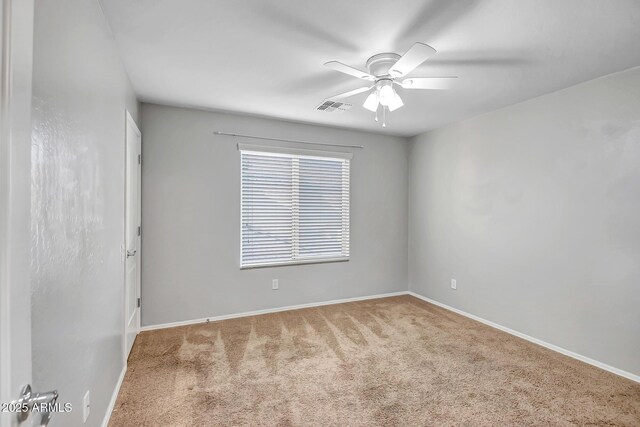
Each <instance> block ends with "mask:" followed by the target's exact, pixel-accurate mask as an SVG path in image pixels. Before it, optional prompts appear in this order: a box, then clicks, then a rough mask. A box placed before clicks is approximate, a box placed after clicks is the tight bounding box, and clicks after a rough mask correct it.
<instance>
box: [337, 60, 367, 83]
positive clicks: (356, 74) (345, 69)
mask: <svg viewBox="0 0 640 427" xmlns="http://www.w3.org/2000/svg"><path fill="white" fill-rule="evenodd" d="M324 65H325V67H329V68H331V69H332V70H336V71H340V72H341V73H345V74H349V75H350V76H354V77H357V78H359V79H365V80H371V81H373V80H375V79H376V78H375V77H374V76H372V75H371V74H369V73H365V72H364V71H360V70H358V69H356V68H353V67H350V66H348V65H346V64H343V63H342V62H338V61H330V62H327V63H325V64H324Z"/></svg>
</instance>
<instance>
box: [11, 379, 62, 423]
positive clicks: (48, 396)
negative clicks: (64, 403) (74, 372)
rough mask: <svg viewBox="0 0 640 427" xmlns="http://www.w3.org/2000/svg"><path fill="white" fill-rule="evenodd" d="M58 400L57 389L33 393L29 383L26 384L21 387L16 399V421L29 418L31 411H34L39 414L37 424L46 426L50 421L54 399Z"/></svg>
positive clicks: (54, 403)
mask: <svg viewBox="0 0 640 427" xmlns="http://www.w3.org/2000/svg"><path fill="white" fill-rule="evenodd" d="M57 400H58V391H57V390H53V391H48V392H46V393H33V392H32V391H31V385H30V384H27V385H26V386H24V388H23V389H22V395H21V396H20V398H19V399H18V400H17V401H16V404H17V406H18V408H20V412H18V422H23V421H25V420H26V419H27V418H29V414H30V413H31V412H36V413H37V414H38V415H40V421H39V422H38V424H37V425H38V426H40V427H46V426H47V425H48V424H49V421H51V416H52V415H53V412H54V409H55V405H56V401H57ZM34 407H36V410H35V411H34V410H33V409H34Z"/></svg>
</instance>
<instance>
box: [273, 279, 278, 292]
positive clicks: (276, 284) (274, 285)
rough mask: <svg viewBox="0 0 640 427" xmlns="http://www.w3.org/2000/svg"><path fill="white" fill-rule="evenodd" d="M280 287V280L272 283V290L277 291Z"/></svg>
mask: <svg viewBox="0 0 640 427" xmlns="http://www.w3.org/2000/svg"><path fill="white" fill-rule="evenodd" d="M279 286H280V284H279V283H278V279H273V280H272V281H271V289H273V290H276V289H278V287H279Z"/></svg>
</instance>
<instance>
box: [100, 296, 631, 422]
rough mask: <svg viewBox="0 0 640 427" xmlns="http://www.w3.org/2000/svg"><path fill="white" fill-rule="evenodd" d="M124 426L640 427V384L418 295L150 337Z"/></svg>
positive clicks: (139, 351)
mask: <svg viewBox="0 0 640 427" xmlns="http://www.w3.org/2000/svg"><path fill="white" fill-rule="evenodd" d="M109 425H110V426H112V427H116V426H127V427H129V426H576V425H578V426H640V384H637V383H634V382H632V381H630V380H627V379H625V378H622V377H618V376H616V375H613V374H611V373H608V372H605V371H603V370H600V369H598V368H595V367H592V366H589V365H586V364H584V363H581V362H578V361H576V360H573V359H571V358H568V357H566V356H562V355H560V354H558V353H555V352H553V351H550V350H547V349H545V348H543V347H539V346H537V345H534V344H531V343H529V342H527V341H524V340H521V339H519V338H516V337H513V336H511V335H509V334H506V333H504V332H500V331H498V330H496V329H493V328H490V327H488V326H485V325H483V324H480V323H477V322H475V321H472V320H470V319H467V318H465V317H462V316H459V315H456V314H454V313H451V312H449V311H446V310H444V309H441V308H439V307H436V306H433V305H431V304H428V303H425V302H423V301H421V300H418V299H416V298H413V297H411V296H400V297H392V298H384V299H377V300H369V301H362V302H354V303H347V304H339V305H331V306H324V307H319V308H310V309H303V310H295V311H288V312H282V313H275V314H267V315H262V316H254V317H245V318H240V319H234V320H224V321H220V322H214V323H207V324H199V325H194V326H185V327H178V328H172V329H164V330H157V331H151V332H143V333H141V334H140V335H139V337H138V339H137V341H136V343H135V346H134V348H133V351H132V353H131V357H130V359H129V369H128V371H127V374H126V377H125V381H124V384H123V386H122V389H121V391H120V395H119V397H118V400H117V403H116V406H115V410H114V412H113V415H112V417H111V422H110V424H109Z"/></svg>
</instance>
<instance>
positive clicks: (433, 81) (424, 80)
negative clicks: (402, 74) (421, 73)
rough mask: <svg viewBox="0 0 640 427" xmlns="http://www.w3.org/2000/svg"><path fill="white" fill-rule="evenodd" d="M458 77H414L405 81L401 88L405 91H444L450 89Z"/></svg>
mask: <svg viewBox="0 0 640 427" xmlns="http://www.w3.org/2000/svg"><path fill="white" fill-rule="evenodd" d="M457 78H458V77H457V76H447V77H414V78H411V79H404V80H403V81H402V83H400V86H402V87H403V88H405V89H434V90H444V89H450V88H451V86H452V83H453V82H454V79H457Z"/></svg>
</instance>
